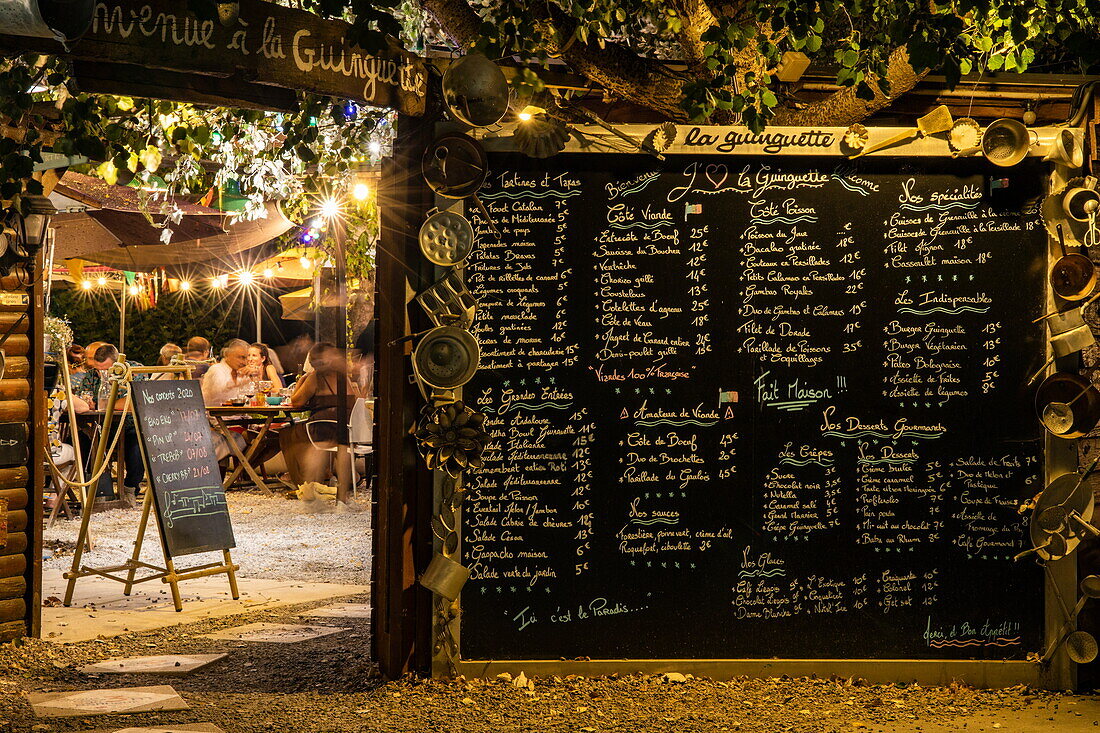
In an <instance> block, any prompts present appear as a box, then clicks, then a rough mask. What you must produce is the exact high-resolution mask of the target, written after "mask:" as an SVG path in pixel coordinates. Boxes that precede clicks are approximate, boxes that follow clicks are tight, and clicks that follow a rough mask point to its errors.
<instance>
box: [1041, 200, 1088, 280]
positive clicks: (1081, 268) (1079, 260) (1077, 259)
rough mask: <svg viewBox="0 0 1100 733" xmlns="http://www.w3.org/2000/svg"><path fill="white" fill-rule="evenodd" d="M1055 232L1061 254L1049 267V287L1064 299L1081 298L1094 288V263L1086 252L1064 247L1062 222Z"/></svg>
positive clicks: (1064, 238) (1064, 239)
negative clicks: (1072, 250)
mask: <svg viewBox="0 0 1100 733" xmlns="http://www.w3.org/2000/svg"><path fill="white" fill-rule="evenodd" d="M1092 193H1095V192H1092ZM1067 201H1068V199H1067ZM1057 232H1058V246H1059V247H1060V248H1061V250H1062V256H1061V257H1059V258H1058V261H1057V262H1055V263H1054V266H1053V267H1051V268H1050V287H1051V289H1053V290H1054V292H1055V293H1056V294H1057V295H1058V297H1060V298H1062V299H1064V300H1083V299H1085V298H1087V297H1089V296H1090V295H1092V291H1093V290H1094V289H1095V288H1096V265H1095V264H1093V261H1092V260H1091V259H1089V257H1088V256H1087V255H1086V254H1082V253H1077V252H1074V253H1070V251H1069V250H1068V249H1066V237H1065V228H1064V227H1063V226H1062V224H1058V225H1057Z"/></svg>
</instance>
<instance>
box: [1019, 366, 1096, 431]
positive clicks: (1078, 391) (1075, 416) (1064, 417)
mask: <svg viewBox="0 0 1100 733" xmlns="http://www.w3.org/2000/svg"><path fill="white" fill-rule="evenodd" d="M1048 406H1049V407H1050V409H1048ZM1035 414H1036V416H1037V417H1038V419H1039V422H1040V423H1041V424H1042V425H1043V427H1044V428H1046V429H1047V430H1049V431H1050V432H1051V433H1052V434H1053V435H1057V436H1058V437H1060V438H1080V437H1081V436H1083V435H1085V434H1086V433H1088V432H1089V431H1090V430H1092V429H1093V428H1094V427H1096V425H1097V423H1100V390H1097V389H1096V387H1095V386H1093V384H1092V382H1090V381H1089V380H1088V379H1086V378H1085V377H1082V376H1080V375H1078V374H1070V373H1068V372H1055V373H1054V374H1051V375H1050V376H1048V377H1047V378H1046V379H1044V380H1043V382H1042V384H1040V385H1039V389H1038V390H1037V391H1036V393H1035ZM1048 423H1049V424H1048Z"/></svg>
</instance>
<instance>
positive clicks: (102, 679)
mask: <svg viewBox="0 0 1100 733" xmlns="http://www.w3.org/2000/svg"><path fill="white" fill-rule="evenodd" d="M341 600H345V601H353V602H362V601H363V600H364V598H363V597H362V596H358V597H350V598H346V599H341ZM331 602H332V601H326V602H325V603H331ZM316 605H321V604H318V603H312V604H304V605H302V606H298V607H295V608H293V609H270V610H267V611H259V612H253V613H249V614H243V615H241V616H237V617H230V618H221V619H207V620H204V621H201V622H197V623H195V624H190V625H188V626H183V627H175V628H171V629H162V630H158V631H155V632H147V633H142V634H131V635H128V636H125V637H118V638H112V639H103V640H96V641H91V642H83V643H79V644H66V645H56V644H50V643H48V642H42V641H37V640H28V641H26V642H25V643H23V644H22V645H19V646H15V645H10V644H9V645H6V646H4V647H0V731H11V732H12V733H15V732H20V733H22V732H24V731H35V730H44V731H79V730H117V729H118V728H122V727H127V726H149V725H154V724H157V725H165V724H170V723H175V724H183V723H193V722H212V723H215V724H217V725H219V726H221V727H222V728H224V729H225V730H226V731H229V732H230V733H252V732H253V731H279V732H286V733H322V732H325V733H332V732H335V731H363V732H366V731H409V732H412V731H417V732H419V731H447V732H451V731H455V732H457V731H465V732H469V733H498V732H500V731H579V732H582V733H596V732H597V731H599V732H602V731H616V732H627V733H632V732H634V731H637V732H639V733H649V732H656V731H661V732H663V733H681V732H695V731H699V732H700V733H701V732H703V731H707V732H709V731H752V732H754V733H774V732H776V731H799V732H803V731H804V732H806V733H816V732H819V731H820V732H822V733H824V732H836V733H873V732H874V731H876V730H881V729H883V728H887V729H889V730H899V728H898V726H899V725H900V726H902V728H900V729H901V730H906V731H920V730H921V728H922V726H930V725H934V724H936V723H939V724H948V725H952V726H954V725H956V724H957V725H958V727H957V728H954V729H957V730H962V729H963V728H964V727H965V724H962V723H956V721H960V720H968V719H974V718H975V717H976V716H986V718H985V719H987V720H988V719H990V718H989V717H988V716H990V715H992V716H994V718H993V719H997V718H998V717H999V716H1003V717H1001V718H1000V719H1003V720H1008V719H1009V716H1010V715H1012V713H1013V711H1017V710H1020V709H1023V708H1029V709H1032V710H1034V709H1035V708H1037V707H1038V708H1041V709H1042V710H1043V711H1050V713H1051V714H1056V713H1057V712H1058V707H1059V706H1060V705H1061V706H1062V707H1063V711H1064V710H1065V708H1066V706H1073V705H1076V704H1077V703H1076V700H1081V698H1070V697H1068V696H1063V695H1058V694H1052V693H1047V692H1037V691H1033V690H1028V689H1024V688H1022V687H1021V688H1013V689H1009V690H999V691H983V690H974V689H971V688H968V687H965V686H959V685H952V686H950V687H919V686H917V685H870V684H867V683H865V682H863V681H862V680H858V679H855V680H853V679H839V678H835V679H791V678H786V677H784V678H772V679H763V680H755V679H738V680H733V681H730V682H718V681H713V680H708V679H701V678H692V677H687V678H672V679H670V678H669V677H667V676H662V675H653V676H643V675H634V676H624V677H615V676H613V677H607V678H582V677H576V676H567V677H551V678H547V679H535V680H531V681H530V682H525V683H524V684H522V685H517V684H516V682H518V681H519V680H508V679H494V680H488V681H481V680H471V681H466V680H462V679H459V680H457V681H430V680H412V679H408V680H402V681H397V682H391V683H385V684H383V683H382V682H380V681H379V680H378V679H377V678H376V677H374V676H373V667H372V665H371V664H370V662H369V658H368V655H369V645H368V640H369V639H368V628H367V624H366V621H365V620H362V619H315V620H312V621H311V622H312V623H319V624H327V625H332V626H343V627H350V628H349V630H348V631H345V632H342V633H340V634H335V635H332V636H328V637H323V638H321V639H317V640H314V641H307V642H300V643H297V644H289V645H284V644H255V643H251V644H250V643H243V642H232V641H218V640H211V639H205V638H201V637H200V635H201V634H205V633H209V632H211V631H213V630H216V629H221V628H227V627H230V626H235V625H238V624H241V623H250V622H255V621H270V622H281V623H292V622H294V621H295V619H296V616H295V614H296V612H298V611H300V610H302V609H303V608H307V607H310V606H316ZM171 652H184V653H211V652H229V654H230V656H229V657H228V658H227V659H224V660H222V661H220V662H217V663H215V664H214V665H212V666H210V667H207V668H206V669H204V670H200V671H199V672H196V673H193V674H191V675H188V676H185V677H180V678H163V677H152V676H148V675H99V676H92V675H85V674H83V673H81V672H78V671H77V669H76V668H77V667H79V666H82V665H84V664H88V663H91V662H94V661H100V660H103V659H106V658H110V657H122V656H137V655H148V654H165V653H171ZM679 679H683V681H682V682H680V681H678V680H679ZM155 684H171V685H173V686H174V687H175V688H176V690H177V691H178V692H179V693H180V694H181V695H183V697H184V698H185V699H186V700H187V701H188V703H189V704H190V705H191V709H190V710H184V711H177V712H156V713H139V714H133V715H126V716H96V717H85V718H67V719H47V720H42V719H37V718H35V717H34V716H33V713H32V712H31V710H30V707H29V705H28V704H27V702H26V700H25V698H24V696H23V694H22V693H25V692H27V691H59V690H75V689H94V688H96V687H132V686H143V685H155ZM1071 709H1072V708H1071ZM1043 714H1044V715H1046V714H1047V713H1046V712H1044V713H1043ZM1042 719H1043V720H1045V719H1046V718H1042ZM1052 719H1053V718H1052ZM1091 722H1092V721H1088V722H1087V723H1086V725H1089V724H1091ZM5 723H6V726H5ZM1001 727H1004V728H1006V729H1012V728H1010V727H1009V726H1007V725H1006V726H1001V725H1000V724H996V725H990V726H989V727H988V728H986V727H985V726H982V727H979V726H977V725H973V726H970V730H973V731H978V730H992V729H997V728H1001ZM951 729H952V728H949V729H948V730H951ZM1058 729H1059V730H1065V731H1067V733H1068V731H1069V730H1070V728H1069V727H1058ZM937 730H941V729H940V728H937ZM1077 730H1084V729H1082V728H1077V727H1074V728H1073V731H1077ZM1089 730H1091V728H1089Z"/></svg>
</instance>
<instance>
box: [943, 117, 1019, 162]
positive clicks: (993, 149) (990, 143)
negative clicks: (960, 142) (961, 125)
mask: <svg viewBox="0 0 1100 733" xmlns="http://www.w3.org/2000/svg"><path fill="white" fill-rule="evenodd" d="M1038 144H1039V133H1037V132H1035V130H1029V129H1028V128H1027V127H1026V126H1025V125H1024V123H1022V122H1020V121H1019V120H1010V119H1007V118H1002V119H999V120H994V121H993V122H991V123H989V127H987V128H985V131H984V132H983V133H982V140H981V144H980V145H977V146H975V147H972V148H967V149H966V150H960V151H958V152H956V153H953V154H952V155H954V156H956V157H958V156H963V155H976V154H978V153H981V154H982V155H983V156H984V157H985V159H986V160H988V161H989V162H990V163H993V164H994V165H999V166H1001V167H1002V168H1011V167H1012V166H1014V165H1016V164H1017V163H1019V162H1020V161H1021V160H1023V159H1024V158H1025V157H1027V154H1028V151H1030V150H1031V148H1032V146H1033V145H1038Z"/></svg>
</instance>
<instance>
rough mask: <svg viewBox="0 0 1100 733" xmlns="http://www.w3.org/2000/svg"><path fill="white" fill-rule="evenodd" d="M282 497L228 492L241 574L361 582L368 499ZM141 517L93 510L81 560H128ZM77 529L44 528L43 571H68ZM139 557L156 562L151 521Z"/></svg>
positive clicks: (365, 573)
mask: <svg viewBox="0 0 1100 733" xmlns="http://www.w3.org/2000/svg"><path fill="white" fill-rule="evenodd" d="M286 496H287V495H284V494H276V495H275V496H273V497H270V496H266V495H263V494H260V493H256V492H245V491H232V492H229V494H228V495H227V498H228V502H229V513H230V517H231V518H232V522H233V535H234V536H235V537H236V539H237V547H236V548H235V549H234V550H233V561H234V562H236V563H237V564H238V565H240V566H241V569H240V571H239V573H240V575H241V577H244V578H266V579H269V580H309V581H313V582H319V583H357V584H362V585H368V584H369V583H370V545H371V541H370V511H368V509H369V504H367V503H366V502H367V500H368V497H366V496H365V495H363V494H362V493H360V495H359V500H360V508H361V509H362V510H363V511H359V512H337V511H333V510H332V508H333V507H335V504H334V502H332V501H331V500H327V501H326V504H325V507H326V509H328V511H325V512H318V513H310V512H306V511H305V507H304V506H303V505H302V503H301V502H299V501H297V500H296V499H287V498H286ZM290 496H292V497H293V494H290ZM140 516H141V514H140V510H139V509H113V510H111V511H106V512H99V513H97V514H94V515H92V524H91V531H92V539H93V541H94V543H95V551H94V552H92V553H90V554H89V553H85V555H84V563H85V564H87V565H91V566H93V567H94V566H97V565H98V566H101V567H102V566H104V565H109V564H112V563H114V562H117V561H120V560H122V559H124V558H126V557H129V556H130V553H131V552H132V551H133V547H134V536H135V535H136V533H137V524H138V520H139V518H140ZM79 530H80V522H79V520H71V521H70V520H66V519H60V520H58V522H57V523H56V524H54V526H53V527H51V528H50V529H48V530H46V532H45V534H44V536H43V539H44V543H45V547H46V549H48V550H51V549H52V550H54V552H55V554H54V556H53V557H52V558H50V559H49V560H47V561H45V563H43V567H44V568H46V569H50V568H55V569H60V570H68V569H69V567H70V565H71V563H72V551H73V548H74V547H75V546H76V535H77V532H78V531H79ZM141 556H142V559H144V560H146V561H149V562H157V563H160V562H162V560H163V558H162V557H161V553H160V537H159V534H158V531H157V528H156V523H155V522H150V529H149V531H148V532H147V533H146V536H145V543H144V545H143V546H142V554H141ZM191 557H193V558H194V561H195V563H196V564H199V562H200V558H206V557H209V561H214V560H221V554H220V553H209V554H208V555H194V556H191ZM204 561H206V560H204ZM0 730H2V729H0Z"/></svg>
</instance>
